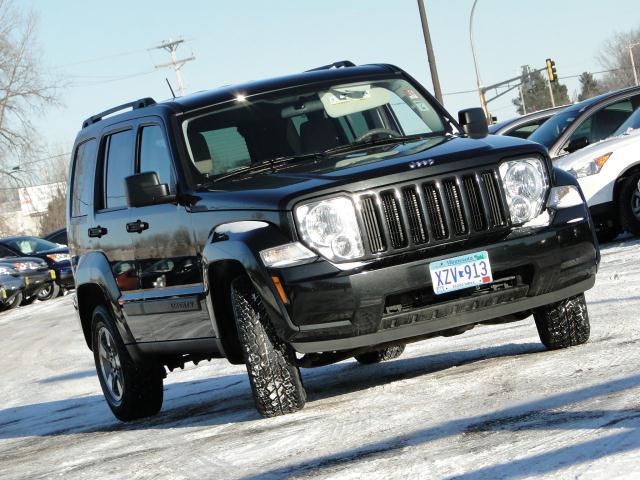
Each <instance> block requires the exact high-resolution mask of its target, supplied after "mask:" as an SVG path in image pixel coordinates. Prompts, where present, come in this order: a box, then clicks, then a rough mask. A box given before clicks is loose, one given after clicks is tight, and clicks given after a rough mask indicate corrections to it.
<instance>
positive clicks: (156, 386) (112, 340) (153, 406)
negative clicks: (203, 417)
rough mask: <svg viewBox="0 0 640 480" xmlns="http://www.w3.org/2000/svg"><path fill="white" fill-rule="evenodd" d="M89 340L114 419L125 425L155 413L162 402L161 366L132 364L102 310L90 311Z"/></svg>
mask: <svg viewBox="0 0 640 480" xmlns="http://www.w3.org/2000/svg"><path fill="white" fill-rule="evenodd" d="M92 340H93V342H92V345H93V358H94V361H95V364H96V371H97V373H98V379H99V380H100V386H101V387H102V393H103V394H104V398H105V400H106V401H107V404H108V405H109V408H110V409H111V411H112V412H113V414H114V415H115V416H116V418H118V419H119V420H122V421H125V422H126V421H129V420H135V419H137V418H143V417H149V416H151V415H155V414H156V413H158V412H159V411H160V408H162V400H163V386H162V379H163V378H164V369H163V367H162V365H158V364H153V363H148V364H136V363H134V362H133V360H132V359H131V357H130V356H129V352H127V349H126V347H125V346H124V343H123V342H122V340H121V338H120V335H119V334H118V331H117V329H116V328H115V326H114V322H113V319H112V317H111V314H110V313H109V312H108V311H107V310H106V309H105V308H104V307H103V306H98V307H96V308H95V310H94V311H93V322H92Z"/></svg>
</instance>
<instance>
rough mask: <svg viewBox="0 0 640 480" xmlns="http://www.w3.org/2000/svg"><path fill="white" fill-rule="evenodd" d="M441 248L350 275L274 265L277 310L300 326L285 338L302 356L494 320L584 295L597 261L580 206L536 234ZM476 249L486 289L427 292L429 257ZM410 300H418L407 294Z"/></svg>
mask: <svg viewBox="0 0 640 480" xmlns="http://www.w3.org/2000/svg"><path fill="white" fill-rule="evenodd" d="M445 247H446V248H443V249H440V250H439V251H437V252H432V251H427V252H424V254H423V255H422V256H421V258H413V259H412V261H408V262H407V261H406V257H399V258H398V259H397V260H396V263H395V264H393V263H392V261H393V258H391V259H385V263H384V265H385V266H381V267H378V268H376V265H375V264H374V265H371V266H370V267H369V268H368V269H364V270H361V271H358V272H356V273H353V272H335V271H331V270H330V269H329V268H327V266H326V263H327V262H317V263H316V264H311V265H305V266H301V267H293V268H289V269H283V270H282V271H281V272H279V273H280V276H281V278H282V283H283V285H284V287H285V291H286V294H287V296H288V298H289V305H288V306H287V307H286V314H287V316H288V317H289V319H290V321H291V323H292V324H293V325H295V326H296V327H297V328H298V329H299V330H298V331H295V332H290V335H289V336H288V337H289V338H288V341H289V342H290V343H291V344H292V346H293V348H294V349H295V350H297V351H298V352H301V353H310V352H325V351H334V350H347V349H352V348H359V347H365V346H371V345H377V344H381V343H385V342H391V341H397V340H402V339H409V338H411V337H420V336H424V335H429V334H433V333H437V332H441V331H445V330H448V329H452V328H457V327H460V326H464V325H470V324H475V323H478V322H482V321H487V320H491V319H496V318H499V317H503V316H506V315H511V314H515V313H519V312H523V311H527V310H530V309H532V308H536V307H539V306H542V305H546V304H549V303H553V302H556V301H559V300H562V299H564V298H568V297H571V296H573V295H577V294H579V293H582V292H584V291H585V290H587V289H589V288H591V287H592V286H593V284H594V282H595V274H596V271H597V266H598V261H599V253H598V247H597V244H596V242H595V239H594V235H593V232H592V228H591V222H590V218H589V214H588V211H587V209H586V208H584V207H574V208H570V209H566V210H562V211H560V212H558V213H557V214H556V216H555V218H554V219H553V222H552V224H551V225H550V226H548V227H544V228H541V229H538V230H536V231H529V232H528V233H524V232H512V233H511V234H509V235H507V236H506V237H503V238H501V239H494V240H492V241H491V243H489V242H486V241H485V243H484V244H482V243H480V244H476V245H469V244H466V245H464V246H463V247H457V248H455V247H454V246H453V245H449V246H445ZM443 250H446V253H445V251H443ZM481 250H486V251H487V252H488V253H489V259H490V262H491V268H492V271H493V278H494V283H493V284H492V285H493V286H494V288H495V290H494V289H492V288H488V289H487V288H484V289H479V288H472V289H466V290H460V291H458V292H453V293H450V294H446V295H441V296H436V295H434V294H433V288H432V284H431V277H430V274H429V263H430V262H433V261H438V260H442V259H446V258H450V257H453V256H458V255H463V254H466V253H472V252H476V251H481ZM403 260H404V263H403ZM504 279H509V280H508V281H503V280H504ZM498 287H499V288H498ZM411 298H415V299H418V300H417V301H415V302H414V303H411V301H409V302H407V301H406V299H411ZM398 299H400V300H398ZM407 304H408V305H407Z"/></svg>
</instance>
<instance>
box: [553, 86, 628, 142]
mask: <svg viewBox="0 0 640 480" xmlns="http://www.w3.org/2000/svg"><path fill="white" fill-rule="evenodd" d="M638 102H640V96H636V97H631V98H625V99H624V100H620V101H618V102H615V103H612V104H610V105H607V106H606V107H604V108H601V109H600V110H598V111H596V112H594V113H593V114H591V115H590V116H589V117H588V118H587V119H585V120H584V121H583V122H582V124H580V126H579V127H578V128H576V129H575V130H574V132H573V133H572V134H571V136H570V137H569V139H568V140H567V143H566V144H565V145H564V146H563V149H565V150H566V149H567V147H568V146H569V144H570V143H571V142H572V141H575V140H578V139H583V138H585V139H586V140H587V142H586V143H587V144H592V143H596V142H599V141H600V140H604V139H605V138H608V137H609V136H611V134H613V132H615V131H616V130H617V129H618V127H619V126H620V125H622V124H623V123H624V121H625V120H626V119H627V118H629V115H631V113H633V110H634V108H633V106H634V105H637V104H638Z"/></svg>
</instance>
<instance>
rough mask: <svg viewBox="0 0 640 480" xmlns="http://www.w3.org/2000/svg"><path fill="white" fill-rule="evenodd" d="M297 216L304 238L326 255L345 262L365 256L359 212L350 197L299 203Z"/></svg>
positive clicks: (330, 258) (331, 258)
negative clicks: (358, 217)
mask: <svg viewBox="0 0 640 480" xmlns="http://www.w3.org/2000/svg"><path fill="white" fill-rule="evenodd" d="M295 217H296V220H297V222H298V227H299V229H300V235H301V236H302V240H303V241H304V242H305V243H306V244H307V245H308V246H309V247H311V248H312V249H314V250H316V251H317V252H318V253H320V254H321V255H322V256H324V257H325V258H328V259H329V260H334V261H341V260H352V259H354V258H358V257H361V256H363V255H364V249H363V247H362V237H361V236H360V230H359V228H358V221H357V220H356V211H355V208H354V206H353V202H352V201H351V200H350V199H349V198H346V197H337V198H332V199H329V200H322V201H319V202H312V203H306V204H303V205H299V206H298V207H296V209H295Z"/></svg>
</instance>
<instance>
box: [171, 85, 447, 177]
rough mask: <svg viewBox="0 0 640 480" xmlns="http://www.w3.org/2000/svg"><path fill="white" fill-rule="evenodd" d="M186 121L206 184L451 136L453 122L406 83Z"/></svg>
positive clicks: (320, 88) (329, 92)
mask: <svg viewBox="0 0 640 480" xmlns="http://www.w3.org/2000/svg"><path fill="white" fill-rule="evenodd" d="M233 103H234V104H233V106H231V107H226V108H220V109H218V110H216V111H213V112H209V113H206V114H203V115H199V116H196V117H193V118H189V119H187V120H185V121H184V122H183V124H182V129H183V133H184V137H185V139H186V143H187V146H188V151H189V156H190V160H191V162H192V163H193V165H194V167H195V170H196V172H194V173H195V174H196V176H198V177H200V178H199V182H198V183H205V182H206V181H207V179H215V177H218V176H221V175H224V174H228V173H229V172H233V171H234V170H237V169H243V168H246V167H250V166H252V165H256V164H259V163H262V162H265V161H267V160H273V159H278V158H285V157H295V156H300V155H306V154H314V153H322V152H325V151H327V150H330V149H335V148H337V147H342V146H348V145H352V144H354V143H364V142H368V141H371V142H373V141H378V140H380V139H384V138H387V139H391V140H393V138H400V137H406V136H413V135H418V136H419V135H424V136H430V135H437V134H444V133H445V129H446V128H447V127H446V125H447V121H446V120H445V118H443V117H442V116H441V115H440V114H439V113H438V110H437V109H436V108H435V107H434V105H433V104H431V102H430V101H429V100H428V99H427V98H425V97H423V96H422V95H421V94H420V93H419V92H418V91H417V90H416V88H415V87H414V86H413V85H411V84H410V83H409V82H407V81H406V80H404V79H400V78H397V77H395V78H389V79H383V80H379V79H378V80H368V81H360V82H358V83H348V84H324V85H322V84H320V85H319V84H314V85H306V86H303V87H296V88H295V89H287V90H285V91H281V92H278V93H276V94H269V95H260V96H255V98H252V97H250V98H244V97H242V96H238V97H237V99H236V101H235V102H233Z"/></svg>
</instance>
